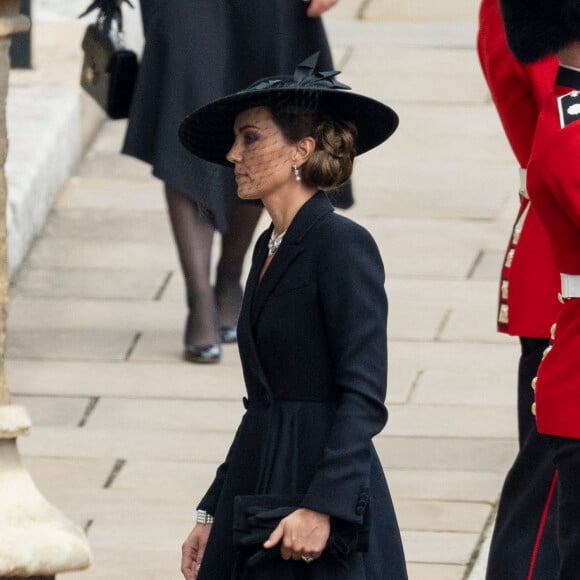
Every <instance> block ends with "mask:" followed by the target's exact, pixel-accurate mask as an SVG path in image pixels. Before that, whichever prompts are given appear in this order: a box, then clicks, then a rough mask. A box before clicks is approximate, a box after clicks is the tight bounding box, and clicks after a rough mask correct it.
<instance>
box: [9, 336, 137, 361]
mask: <svg viewBox="0 0 580 580" xmlns="http://www.w3.org/2000/svg"><path fill="white" fill-rule="evenodd" d="M134 341H135V333H134V332H132V331H131V330H102V329H93V330H92V331H91V332H90V333H88V332H86V331H83V330H79V329H74V328H60V329H59V328H56V329H54V328H51V329H46V328H34V329H28V330H23V329H18V328H12V329H11V330H10V332H9V333H8V336H7V339H6V356H7V357H8V358H21V359H28V360H34V359H41V360H46V359H55V360H116V361H123V360H125V359H126V358H127V356H128V355H129V353H130V351H131V347H132V345H133V343H134Z"/></svg>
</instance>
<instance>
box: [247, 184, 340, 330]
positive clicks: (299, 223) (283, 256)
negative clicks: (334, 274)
mask: <svg viewBox="0 0 580 580" xmlns="http://www.w3.org/2000/svg"><path fill="white" fill-rule="evenodd" d="M331 211H333V208H332V205H331V203H330V201H329V200H328V197H327V196H326V194H325V193H323V192H319V193H317V194H315V195H314V196H313V197H312V198H311V199H310V200H308V201H307V202H306V203H305V204H304V205H303V206H302V207H301V208H300V211H299V212H298V213H297V214H296V217H295V218H294V220H293V221H292V223H291V224H290V227H289V228H288V231H287V232H286V235H285V236H284V241H283V242H282V244H281V245H280V247H279V248H278V251H277V252H276V255H275V256H274V258H273V260H272V262H271V263H270V265H269V266H268V270H267V271H266V273H265V274H264V276H263V278H262V281H261V282H257V281H255V282H254V284H255V285H254V286H253V303H252V307H251V322H252V324H255V323H256V321H257V320H258V318H259V316H260V313H261V312H262V310H263V308H264V305H265V304H266V302H267V301H268V298H269V297H270V296H271V294H272V292H273V291H274V290H275V289H276V286H277V285H278V282H279V281H280V279H281V278H282V276H284V274H285V273H286V271H287V270H288V268H289V267H290V265H291V264H292V262H294V260H295V259H296V258H297V257H298V256H299V255H300V254H301V253H302V252H303V251H304V245H303V238H304V236H305V235H306V234H307V233H308V231H309V230H310V228H311V227H312V226H313V225H314V224H315V223H316V222H317V221H318V220H319V219H320V218H321V217H322V216H323V215H326V214H327V213H329V212H331ZM271 231H272V227H270V229H269V230H268V234H267V235H268V238H269V236H270V233H271ZM262 242H263V245H264V247H263V248H260V256H261V260H258V262H259V265H258V276H259V273H260V270H261V268H262V265H263V263H264V260H265V259H266V253H267V242H266V241H265V240H262Z"/></svg>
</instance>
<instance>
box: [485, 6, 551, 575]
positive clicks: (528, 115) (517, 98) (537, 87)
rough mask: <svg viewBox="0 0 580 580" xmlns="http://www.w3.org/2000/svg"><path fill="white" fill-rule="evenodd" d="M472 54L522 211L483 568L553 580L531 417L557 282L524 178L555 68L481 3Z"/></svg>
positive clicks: (545, 489)
mask: <svg viewBox="0 0 580 580" xmlns="http://www.w3.org/2000/svg"><path fill="white" fill-rule="evenodd" d="M477 49H478V54H479V59H480V63H481V68H482V71H483V74H484V76H485V79H486V81H487V84H488V86H489V90H490V93H491V96H492V99H493V102H494V104H495V106H496V109H497V111H498V114H499V117H500V120H501V122H502V125H503V127H504V131H505V134H506V136H507V138H508V141H509V143H510V145H511V148H512V150H513V152H514V155H515V157H516V159H517V161H518V163H519V165H520V176H521V187H520V208H519V211H518V214H517V217H516V221H515V224H514V227H513V230H512V235H511V236H510V240H509V243H508V248H507V250H506V254H505V258H504V263H503V268H502V272H501V280H500V289H499V308H498V330H499V331H500V332H505V333H507V334H510V335H512V336H518V337H519V338H520V343H521V349H522V350H521V357H520V364H519V373H518V397H517V398H518V432H519V450H518V454H517V456H516V458H515V460H514V464H513V466H512V468H511V469H510V471H509V473H508V474H507V477H506V480H505V483H504V486H503V489H502V494H501V497H500V503H499V508H498V514H497V518H496V524H495V528H494V533H493V538H492V543H491V548H490V554H489V559H488V564H487V578H488V579H489V580H498V579H501V578H510V580H520V579H521V580H528V579H530V578H553V577H554V576H555V574H556V570H557V569H558V565H559V557H558V549H557V544H556V521H555V520H556V518H555V508H554V502H553V501H552V498H553V491H554V488H555V479H556V469H555V467H554V464H553V463H552V460H551V457H550V455H549V453H548V444H547V442H546V440H545V438H544V437H543V436H542V435H539V434H538V432H537V429H536V422H535V419H534V417H533V416H532V415H531V413H530V407H531V405H532V402H533V392H532V391H531V389H530V381H531V379H532V378H533V377H534V376H535V375H536V373H537V369H538V365H539V363H540V360H541V358H542V354H543V352H544V350H545V349H546V347H547V346H548V345H549V340H550V327H551V325H552V323H553V322H554V320H555V319H556V317H557V316H558V312H559V309H560V303H559V302H558V300H557V293H558V290H559V288H560V276H559V273H558V271H557V270H556V267H555V266H554V263H553V259H552V255H551V252H550V247H549V242H548V235H547V233H546V230H545V229H544V227H543V225H542V224H541V222H540V220H539V218H538V214H537V212H536V211H535V208H534V207H533V206H532V205H531V204H530V201H529V198H528V195H527V192H526V185H525V174H526V169H525V168H526V167H527V165H528V160H529V157H530V152H531V149H532V143H533V138H534V133H535V130H536V123H537V120H538V115H539V112H540V109H541V107H542V104H543V102H544V100H545V98H546V97H547V95H548V94H550V92H551V90H552V88H553V86H554V79H555V77H556V70H557V67H558V62H557V59H556V58H555V57H554V56H549V57H547V58H545V59H543V60H541V61H540V62H537V63H533V64H522V63H520V62H518V60H516V58H515V57H514V56H513V54H512V53H511V51H510V50H509V48H508V46H507V41H506V37H505V31H504V27H503V22H502V19H501V13H500V7H499V0H482V2H481V7H480V13H479V32H478V38H477Z"/></svg>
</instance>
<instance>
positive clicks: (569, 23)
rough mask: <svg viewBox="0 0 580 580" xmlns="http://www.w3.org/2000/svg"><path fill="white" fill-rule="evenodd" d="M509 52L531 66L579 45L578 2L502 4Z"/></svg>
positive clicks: (511, 1)
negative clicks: (576, 42)
mask: <svg viewBox="0 0 580 580" xmlns="http://www.w3.org/2000/svg"><path fill="white" fill-rule="evenodd" d="M501 12H502V16H503V21H504V25H505V30H506V36H507V41H508V45H509V47H510V49H511V50H512V52H513V53H514V55H515V56H516V58H517V59H518V60H520V61H521V62H534V61H536V60H539V59H540V58H543V57H544V56H547V55H549V54H554V53H556V52H558V51H559V50H560V49H562V48H564V47H565V46H567V45H568V44H570V43H572V42H574V41H580V1H579V0H501Z"/></svg>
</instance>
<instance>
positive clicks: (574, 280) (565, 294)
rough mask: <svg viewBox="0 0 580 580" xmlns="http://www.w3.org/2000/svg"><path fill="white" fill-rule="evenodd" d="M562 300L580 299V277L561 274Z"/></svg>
mask: <svg viewBox="0 0 580 580" xmlns="http://www.w3.org/2000/svg"><path fill="white" fill-rule="evenodd" d="M560 279H561V280H562V298H580V276H574V275H572V274H560Z"/></svg>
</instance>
